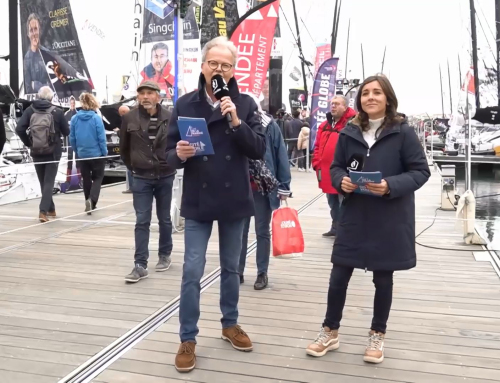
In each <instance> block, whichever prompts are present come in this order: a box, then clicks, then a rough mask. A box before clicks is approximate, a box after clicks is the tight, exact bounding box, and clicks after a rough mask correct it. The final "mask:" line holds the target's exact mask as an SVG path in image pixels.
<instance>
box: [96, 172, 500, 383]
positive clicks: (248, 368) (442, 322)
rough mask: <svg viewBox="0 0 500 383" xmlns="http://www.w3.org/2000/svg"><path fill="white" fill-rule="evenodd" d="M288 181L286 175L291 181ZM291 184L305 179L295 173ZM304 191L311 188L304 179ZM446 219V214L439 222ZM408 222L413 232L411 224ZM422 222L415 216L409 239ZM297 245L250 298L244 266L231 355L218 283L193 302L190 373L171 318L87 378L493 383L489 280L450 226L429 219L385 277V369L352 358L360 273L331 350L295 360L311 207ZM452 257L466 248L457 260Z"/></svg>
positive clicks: (307, 338)
mask: <svg viewBox="0 0 500 383" xmlns="http://www.w3.org/2000/svg"><path fill="white" fill-rule="evenodd" d="M294 176H295V173H294ZM298 177H307V175H302V174H299V175H298ZM310 182H311V184H312V183H313V181H310ZM439 183H440V180H439V176H438V175H436V174H434V175H433V177H432V178H431V180H430V181H429V182H428V184H427V185H426V186H425V187H424V188H423V189H422V190H420V191H419V192H418V193H417V215H418V216H425V217H431V216H433V215H434V211H435V209H436V208H437V207H438V206H439V205H438V203H439V198H440V196H439V193H438V191H439ZM438 216H445V217H452V216H453V213H452V212H450V213H448V212H439V213H438ZM420 220H422V221H424V222H419V221H420ZM431 222H432V219H429V218H425V219H419V218H417V233H418V232H420V231H421V230H423V229H424V228H425V227H427V226H428V225H430V223H431ZM301 225H302V228H303V231H304V236H305V241H306V253H305V255H304V257H303V258H302V259H295V260H276V259H272V260H271V264H270V269H269V270H270V272H269V279H270V286H269V288H268V289H266V290H264V291H258V292H257V291H254V290H253V286H252V285H253V277H254V276H255V273H256V269H255V257H254V256H253V255H252V256H251V257H250V259H249V261H248V262H247V270H246V283H245V284H244V285H242V287H241V292H240V304H239V310H240V318H239V321H240V323H241V325H242V326H243V327H244V329H245V330H246V331H247V332H248V333H249V335H250V336H251V338H252V340H253V341H254V351H253V352H251V353H241V352H237V351H235V350H233V349H232V348H231V346H230V345H229V344H228V343H226V342H224V341H222V340H221V339H220V317H221V314H220V309H219V301H218V299H219V291H218V283H216V284H214V285H213V286H212V287H211V288H210V289H208V290H207V291H206V292H205V293H204V294H203V295H202V314H201V320H200V323H199V327H200V335H199V337H198V345H197V356H198V360H197V368H196V369H195V370H194V371H193V372H191V373H189V374H187V375H183V374H179V373H177V372H176V371H175V368H174V366H173V362H174V357H175V353H176V352H177V348H178V344H179V343H178V342H179V338H178V317H177V316H176V317H173V318H171V319H170V320H169V321H168V322H167V323H165V324H164V325H163V326H162V327H160V328H159V329H158V330H157V331H156V332H154V333H152V334H150V335H149V336H148V337H147V338H146V339H145V340H143V341H142V342H140V343H139V344H138V345H136V347H135V348H134V349H132V350H130V351H129V352H128V353H126V354H125V355H124V356H123V357H122V358H121V359H120V360H118V361H116V362H115V363H114V364H113V365H111V366H110V368H109V369H108V370H107V371H105V372H103V373H102V374H101V375H100V377H99V379H101V380H103V381H109V382H139V383H140V382H144V383H157V382H158V383H159V382H168V381H171V380H174V381H175V380H179V381H196V382H215V381H216V382H261V381H262V382H268V381H273V382H276V381H282V382H285V381H290V382H315V383H316V382H359V383H362V382H426V383H427V382H436V383H447V382H450V383H451V382H453V383H454V382H457V381H467V382H488V381H500V365H499V361H500V354H499V353H498V348H499V346H498V345H499V344H500V343H499V341H500V327H499V325H500V280H499V278H498V275H497V274H496V273H495V271H494V270H493V268H492V266H491V265H490V264H489V263H486V262H476V261H475V259H474V256H473V253H472V251H473V250H476V251H477V250H480V247H477V246H476V247H470V246H465V245H463V244H462V242H461V236H460V235H452V234H460V233H459V231H457V228H456V226H455V222H454V221H443V220H441V221H439V220H438V221H436V223H435V224H434V225H433V226H432V228H431V229H429V230H428V232H426V233H425V234H423V235H422V236H421V237H419V239H418V240H419V242H421V243H423V244H429V245H431V246H437V247H444V248H447V249H450V250H445V251H442V250H434V249H429V248H425V247H421V246H417V251H418V265H417V268H415V269H413V270H410V271H405V272H397V273H396V274H395V286H394V301H393V309H392V312H391V317H390V319H389V324H388V333H387V341H386V360H385V361H384V362H383V363H382V364H380V365H368V364H365V363H364V362H363V360H362V354H363V351H364V345H365V342H366V338H367V332H368V328H369V325H370V321H371V316H372V304H373V303H372V302H373V293H374V289H373V284H372V282H371V273H364V272H363V271H360V270H357V271H356V272H355V274H354V276H353V279H352V281H351V283H350V288H349V292H348V298H347V303H346V309H345V311H344V319H343V322H342V327H341V339H340V341H341V347H340V349H339V350H338V351H335V352H330V353H329V354H327V355H326V356H324V357H322V358H312V357H308V356H307V355H306V354H305V348H306V347H307V345H308V344H309V342H311V341H312V340H313V339H314V337H315V336H316V334H317V332H318V330H319V327H320V325H321V322H322V320H323V319H324V314H325V310H326V292H327V287H328V279H329V273H330V270H331V263H330V255H331V246H332V240H329V239H325V238H322V237H321V233H322V232H324V231H325V230H326V229H327V228H328V225H329V218H328V206H327V203H326V201H325V199H320V200H319V201H318V202H316V203H315V204H314V205H313V206H311V207H310V208H309V209H308V210H306V211H305V212H304V213H303V214H302V215H301ZM454 249H459V250H467V251H463V252H458V251H456V250H454Z"/></svg>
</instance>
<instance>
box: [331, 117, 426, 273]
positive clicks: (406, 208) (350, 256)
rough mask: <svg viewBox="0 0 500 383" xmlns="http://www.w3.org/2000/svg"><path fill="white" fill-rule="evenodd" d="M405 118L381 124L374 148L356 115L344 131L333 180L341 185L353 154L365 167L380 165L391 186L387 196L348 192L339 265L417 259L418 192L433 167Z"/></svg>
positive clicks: (375, 266)
mask: <svg viewBox="0 0 500 383" xmlns="http://www.w3.org/2000/svg"><path fill="white" fill-rule="evenodd" d="M401 120H402V122H398V123H395V124H393V125H392V126H389V127H387V128H384V129H383V130H381V131H380V132H379V137H378V139H377V141H376V142H375V144H373V146H372V147H371V148H369V147H368V144H367V143H366V141H365V140H364V139H363V135H362V132H361V128H360V127H359V126H358V125H357V119H354V120H353V121H352V122H351V123H349V124H348V125H347V126H346V127H345V128H344V129H343V130H342V131H341V132H340V137H339V141H338V144H337V149H336V152H335V159H334V162H333V164H332V167H331V169H330V173H331V176H332V184H333V186H334V187H335V188H336V189H337V190H339V191H341V190H342V188H341V184H342V179H343V178H344V177H345V176H348V170H347V167H348V164H349V163H350V162H351V161H352V158H353V156H354V157H355V158H356V157H357V158H359V156H364V167H363V171H366V172H375V171H380V172H381V173H382V178H383V179H385V180H386V181H387V184H388V186H389V190H390V192H389V194H387V195H385V196H383V197H376V196H370V195H365V194H357V193H350V194H347V195H345V198H344V202H343V206H342V213H341V217H340V221H339V224H338V226H337V237H336V239H335V245H334V247H333V255H332V262H333V263H334V264H335V265H341V266H347V267H354V268H359V269H368V270H406V269H410V268H412V267H415V265H416V253H415V196H414V192H415V191H416V190H418V189H419V188H421V187H422V186H423V185H424V184H425V183H426V182H427V180H428V179H429V177H430V171H429V166H428V164H427V159H426V157H425V154H424V150H423V148H422V145H421V144H420V142H419V140H418V137H417V135H416V133H415V131H414V129H413V128H412V127H410V126H409V125H408V123H407V122H406V120H403V119H402V118H401ZM342 193H344V192H342ZM344 194H345V193H344Z"/></svg>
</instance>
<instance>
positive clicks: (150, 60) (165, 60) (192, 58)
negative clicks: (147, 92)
mask: <svg viewBox="0 0 500 383" xmlns="http://www.w3.org/2000/svg"><path fill="white" fill-rule="evenodd" d="M134 16H135V18H134V36H135V39H134V46H133V52H132V71H131V76H130V77H129V78H128V80H127V83H126V84H125V85H124V86H123V90H122V96H123V97H125V98H129V97H133V96H134V95H135V94H136V92H135V90H136V88H137V86H138V85H140V84H142V83H143V82H145V81H154V82H156V83H157V84H158V86H159V87H160V89H161V94H162V97H163V98H166V99H168V100H173V96H174V87H175V86H176V79H175V68H176V66H177V60H176V57H175V41H174V10H173V8H172V7H171V6H170V5H169V3H165V2H163V1H158V0H136V4H135V7H134ZM201 17H202V15H201V14H200V2H199V1H198V0H193V1H192V3H191V5H190V6H189V9H188V12H187V14H186V18H185V19H184V20H183V33H184V35H183V36H184V42H183V51H184V52H183V53H184V87H185V89H184V91H185V92H191V91H192V90H194V89H196V88H197V87H198V72H199V70H200V66H201V50H200V40H199V38H200V28H199V23H200V20H201ZM193 74H194V75H193Z"/></svg>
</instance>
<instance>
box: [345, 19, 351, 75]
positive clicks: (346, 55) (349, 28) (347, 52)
mask: <svg viewBox="0 0 500 383" xmlns="http://www.w3.org/2000/svg"><path fill="white" fill-rule="evenodd" d="M350 34H351V19H349V26H348V27H347V47H346V50H345V70H344V77H345V78H347V58H348V57H349V35H350Z"/></svg>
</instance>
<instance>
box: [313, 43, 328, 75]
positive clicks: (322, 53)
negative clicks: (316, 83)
mask: <svg viewBox="0 0 500 383" xmlns="http://www.w3.org/2000/svg"><path fill="white" fill-rule="evenodd" d="M330 57H332V49H331V45H330V44H319V45H318V46H317V47H316V62H315V65H314V74H316V73H318V69H319V67H320V66H321V64H323V63H324V62H325V60H327V59H329V58H330Z"/></svg>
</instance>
